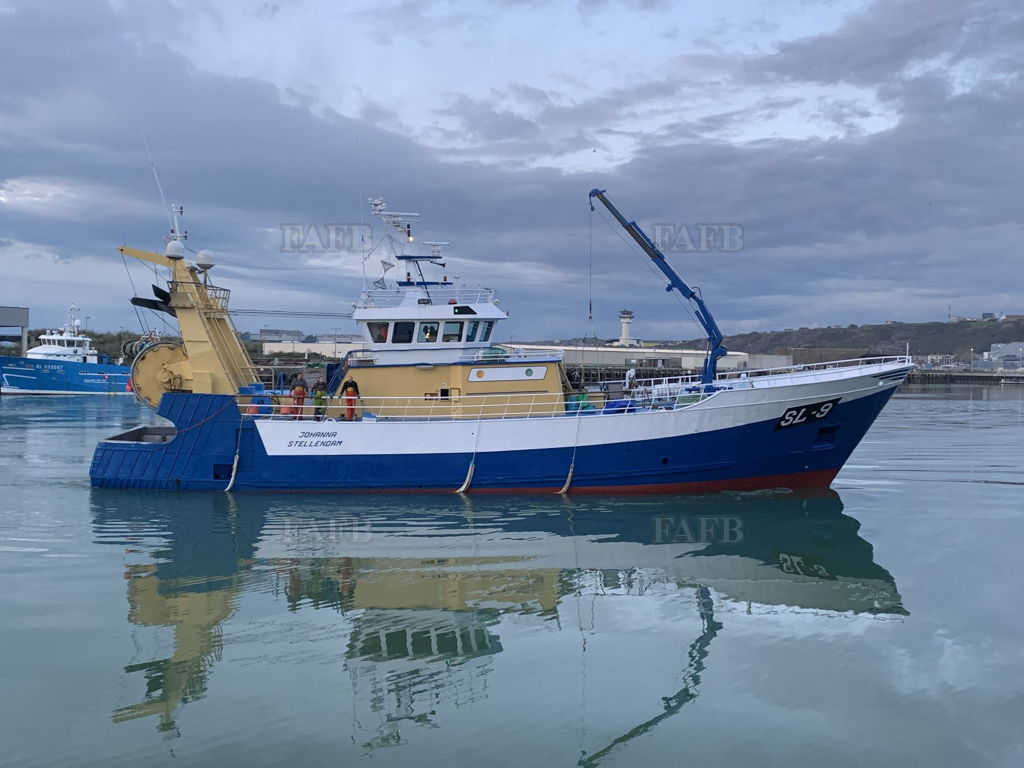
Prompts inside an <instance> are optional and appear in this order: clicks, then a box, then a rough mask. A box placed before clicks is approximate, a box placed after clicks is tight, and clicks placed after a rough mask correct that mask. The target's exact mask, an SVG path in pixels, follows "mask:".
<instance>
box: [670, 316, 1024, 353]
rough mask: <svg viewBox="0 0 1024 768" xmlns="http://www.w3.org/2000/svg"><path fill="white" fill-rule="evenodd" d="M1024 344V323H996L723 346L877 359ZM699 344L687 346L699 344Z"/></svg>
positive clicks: (854, 330) (771, 337) (825, 331)
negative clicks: (854, 352)
mask: <svg viewBox="0 0 1024 768" xmlns="http://www.w3.org/2000/svg"><path fill="white" fill-rule="evenodd" d="M1009 341H1024V320H1016V321H1013V322H1005V323H997V322H990V321H983V320H978V321H964V322H960V323H886V324H885V325H851V326H848V327H846V328H800V329H797V330H791V331H767V332H764V333H741V334H737V335H736V336H729V337H727V338H726V340H725V344H726V346H727V347H729V348H730V349H735V350H736V351H738V352H751V353H755V354H773V353H784V352H785V351H787V350H790V349H799V348H805V349H862V350H864V351H871V352H877V353H879V354H897V353H902V352H903V351H905V350H906V348H907V342H909V343H910V353H911V354H913V355H944V354H950V355H967V354H968V353H969V351H970V350H971V349H972V348H973V349H974V351H975V353H976V354H981V353H982V352H986V351H988V348H989V347H991V346H992V345H993V344H998V343H1005V342H1009ZM701 343H703V339H698V340H693V341H686V342H683V344H684V345H686V344H701Z"/></svg>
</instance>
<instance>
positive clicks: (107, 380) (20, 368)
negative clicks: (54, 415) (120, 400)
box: [0, 357, 131, 395]
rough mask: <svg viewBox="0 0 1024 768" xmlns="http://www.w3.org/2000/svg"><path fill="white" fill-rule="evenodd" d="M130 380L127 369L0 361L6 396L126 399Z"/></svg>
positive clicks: (2, 389) (1, 385) (14, 359)
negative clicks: (73, 396) (71, 396)
mask: <svg viewBox="0 0 1024 768" xmlns="http://www.w3.org/2000/svg"><path fill="white" fill-rule="evenodd" d="M130 376H131V368H129V367H128V366H126V365H110V364H106V363H73V362H68V361H65V360H45V359H44V360H37V359H32V358H27V357H0V392H2V393H3V394H5V395H18V394H21V395H124V394H128V393H129V392H130V390H129V389H128V388H127V385H128V381H129V377H130Z"/></svg>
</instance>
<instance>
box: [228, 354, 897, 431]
mask: <svg viewBox="0 0 1024 768" xmlns="http://www.w3.org/2000/svg"><path fill="white" fill-rule="evenodd" d="M886 363H898V364H906V365H907V366H911V365H912V363H911V362H910V359H909V358H908V357H905V356H891V357H868V358H856V359H851V360H836V361H830V362H827V363H808V364H805V365H795V366H786V367H784V368H768V369H762V370H758V371H731V372H729V374H726V375H723V376H722V377H720V378H719V379H716V382H717V381H721V380H722V379H728V380H729V381H736V382H741V381H742V382H744V383H746V384H748V385H750V386H753V385H752V384H751V383H750V379H751V377H753V378H754V379H757V378H763V377H766V376H793V375H800V374H802V373H814V372H817V371H827V370H836V369H840V368H858V367H866V366H868V365H877V364H886ZM606 384H608V385H612V388H614V389H619V388H621V390H622V394H621V395H619V396H618V397H617V398H616V397H613V396H612V394H610V392H609V391H576V392H572V393H569V394H568V395H566V394H564V393H562V392H504V393H491V394H470V395H452V394H450V395H447V396H442V394H441V393H440V392H438V393H437V394H436V395H426V396H424V395H408V396H397V397H396V396H389V397H383V396H373V395H363V396H360V397H358V398H357V399H356V400H354V401H353V400H346V398H345V397H344V396H342V395H335V396H331V397H329V398H326V399H325V400H324V402H323V403H322V404H315V403H313V402H312V398H311V397H310V396H306V397H304V398H303V401H302V404H301V405H299V404H296V403H295V398H294V397H293V396H291V395H262V396H260V395H255V396H251V397H249V396H243V402H239V403H238V407H239V409H240V411H241V412H242V414H243V416H244V417H252V418H260V419H261V420H263V419H269V420H288V419H295V420H305V421H322V420H329V421H359V420H362V421H466V420H473V419H488V420H490V419H527V418H528V419H535V418H559V417H562V418H565V417H581V416H587V415H592V414H598V413H654V412H659V411H665V410H670V411H674V410H679V409H682V408H690V407H693V406H695V405H697V404H699V403H702V402H704V401H705V400H707V399H709V398H711V397H714V396H715V394H716V391H717V390H722V389H729V388H730V387H728V386H723V387H716V389H715V390H710V391H709V390H707V389H705V388H704V387H703V386H702V385H701V381H700V377H699V376H675V377H665V378H663V379H642V380H634V381H631V382H630V383H629V386H624V382H606ZM261 399H262V400H264V402H259V401H260V400H261ZM266 400H269V401H270V402H269V403H268V402H265V401H266Z"/></svg>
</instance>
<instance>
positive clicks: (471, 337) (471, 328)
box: [466, 320, 480, 341]
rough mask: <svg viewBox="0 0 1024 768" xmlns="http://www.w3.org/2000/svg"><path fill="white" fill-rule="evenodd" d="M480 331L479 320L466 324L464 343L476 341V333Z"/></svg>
mask: <svg viewBox="0 0 1024 768" xmlns="http://www.w3.org/2000/svg"><path fill="white" fill-rule="evenodd" d="M478 330H480V321H479V320H470V321H469V322H468V323H466V341H476V332H477V331H478Z"/></svg>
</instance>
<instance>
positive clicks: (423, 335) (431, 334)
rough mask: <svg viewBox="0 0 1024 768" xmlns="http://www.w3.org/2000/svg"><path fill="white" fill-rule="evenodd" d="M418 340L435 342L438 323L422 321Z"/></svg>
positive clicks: (429, 342)
mask: <svg viewBox="0 0 1024 768" xmlns="http://www.w3.org/2000/svg"><path fill="white" fill-rule="evenodd" d="M416 341H418V342H419V343H420V344H433V343H434V342H435V341H437V323H435V322H430V323H420V334H419V336H417V337H416Z"/></svg>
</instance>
